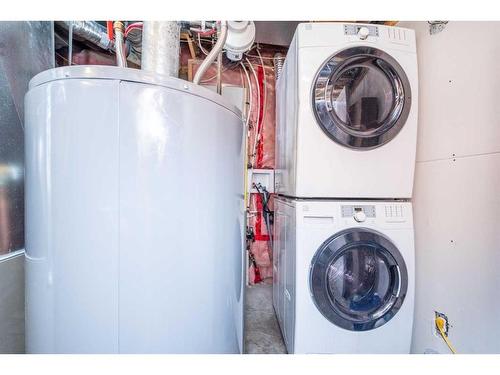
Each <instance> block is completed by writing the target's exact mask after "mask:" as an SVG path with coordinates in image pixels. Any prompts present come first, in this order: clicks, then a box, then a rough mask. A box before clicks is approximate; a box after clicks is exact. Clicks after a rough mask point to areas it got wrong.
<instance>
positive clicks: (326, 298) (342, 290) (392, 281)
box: [310, 228, 408, 331]
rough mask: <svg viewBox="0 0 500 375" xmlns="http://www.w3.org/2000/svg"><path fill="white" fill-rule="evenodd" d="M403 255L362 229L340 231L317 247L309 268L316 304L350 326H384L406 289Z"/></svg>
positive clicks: (333, 319) (342, 324)
mask: <svg viewBox="0 0 500 375" xmlns="http://www.w3.org/2000/svg"><path fill="white" fill-rule="evenodd" d="M407 285H408V275H407V271H406V266H405V263H404V260H403V258H402V256H401V254H400V253H399V251H398V250H397V248H396V247H395V246H394V244H393V243H392V242H391V241H390V240H389V239H387V238H386V237H385V236H383V235H382V234H380V233H378V232H376V231H373V230H371V229H366V228H362V229H359V228H356V229H351V230H346V231H343V232H340V233H338V234H336V235H334V236H332V237H331V238H330V239H328V240H327V241H326V242H325V243H323V245H322V246H321V247H320V248H319V249H318V251H317V252H316V254H315V256H314V258H313V260H312V264H311V271H310V287H311V294H312V297H313V300H314V303H315V305H316V307H317V308H318V309H319V311H320V312H321V313H322V314H323V315H324V316H325V318H327V319H328V320H329V321H331V322H332V323H333V324H335V325H337V326H339V327H342V328H345V329H348V330H353V331H366V330H370V329H374V328H377V327H380V326H382V325H383V324H385V323H386V322H388V321H389V320H390V319H391V318H392V317H393V316H394V315H395V314H396V313H397V311H398V310H399V309H400V307H401V305H402V303H403V301H404V298H405V295H406V290H407Z"/></svg>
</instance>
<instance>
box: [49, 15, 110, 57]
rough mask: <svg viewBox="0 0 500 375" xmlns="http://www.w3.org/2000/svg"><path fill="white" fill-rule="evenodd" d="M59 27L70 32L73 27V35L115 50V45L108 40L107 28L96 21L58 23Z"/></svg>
mask: <svg viewBox="0 0 500 375" xmlns="http://www.w3.org/2000/svg"><path fill="white" fill-rule="evenodd" d="M55 23H56V24H57V25H59V26H61V27H62V28H64V29H66V30H68V31H69V29H70V27H71V25H72V26H73V34H74V35H77V36H79V37H80V38H83V39H85V40H88V41H89V42H92V43H93V44H95V45H97V46H99V47H101V48H103V49H107V50H114V45H113V42H112V41H111V40H109V38H108V34H107V32H106V28H105V27H104V26H102V25H99V24H98V23H97V22H95V21H56V22H55Z"/></svg>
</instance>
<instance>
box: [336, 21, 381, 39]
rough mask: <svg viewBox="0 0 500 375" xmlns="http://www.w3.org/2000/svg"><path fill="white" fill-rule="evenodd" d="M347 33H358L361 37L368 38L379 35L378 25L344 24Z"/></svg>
mask: <svg viewBox="0 0 500 375" xmlns="http://www.w3.org/2000/svg"><path fill="white" fill-rule="evenodd" d="M344 34H345V35H358V36H359V37H360V38H361V39H366V38H367V37H368V36H378V27H377V26H375V25H361V24H360V25H355V24H346V25H344Z"/></svg>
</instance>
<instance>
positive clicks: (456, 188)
mask: <svg viewBox="0 0 500 375" xmlns="http://www.w3.org/2000/svg"><path fill="white" fill-rule="evenodd" d="M399 26H402V27H409V28H413V29H415V30H416V33H417V48H418V63H419V80H420V83H419V91H420V95H419V132H418V146H417V166H416V174H415V187H414V193H413V202H414V218H415V235H416V237H415V241H416V272H417V274H416V283H417V285H416V301H415V304H416V307H415V321H414V332H413V343H412V352H414V353H435V352H438V353H449V349H448V348H447V347H446V345H445V344H444V342H443V340H442V339H441V338H440V337H438V335H437V334H436V333H435V329H434V322H433V320H434V313H435V311H440V312H443V313H445V314H446V315H447V316H448V318H449V320H450V324H451V327H450V332H449V338H450V340H451V342H452V343H453V344H454V345H455V347H456V349H457V351H458V352H459V353H500V340H499V339H498V334H499V333H500V319H498V317H499V316H500V298H498V295H499V294H498V293H499V292H498V291H499V290H500V272H499V266H500V230H499V229H498V226H499V223H500V191H499V189H500V105H499V103H498V100H499V94H498V92H499V89H500V69H499V61H500V43H498V37H497V35H498V34H499V33H500V22H449V23H448V24H447V25H446V27H445V29H444V30H443V31H442V32H440V33H438V34H435V35H430V33H429V25H428V24H427V23H426V22H402V23H400V24H399Z"/></svg>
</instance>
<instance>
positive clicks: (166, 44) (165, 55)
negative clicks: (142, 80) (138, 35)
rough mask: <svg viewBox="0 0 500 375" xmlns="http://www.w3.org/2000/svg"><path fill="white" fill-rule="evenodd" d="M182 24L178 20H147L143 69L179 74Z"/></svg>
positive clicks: (167, 74)
mask: <svg viewBox="0 0 500 375" xmlns="http://www.w3.org/2000/svg"><path fill="white" fill-rule="evenodd" d="M180 29H181V28H180V25H179V23H178V22H177V21H145V22H144V24H143V28H142V60H141V69H143V70H148V71H151V72H155V73H158V74H161V75H166V76H170V77H178V76H179V50H180Z"/></svg>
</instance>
